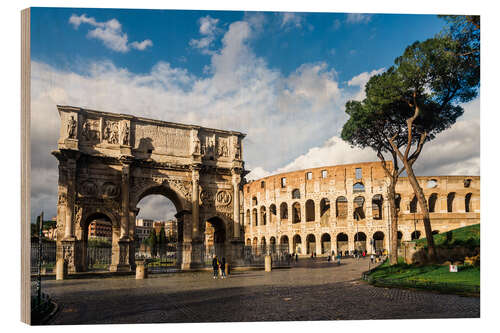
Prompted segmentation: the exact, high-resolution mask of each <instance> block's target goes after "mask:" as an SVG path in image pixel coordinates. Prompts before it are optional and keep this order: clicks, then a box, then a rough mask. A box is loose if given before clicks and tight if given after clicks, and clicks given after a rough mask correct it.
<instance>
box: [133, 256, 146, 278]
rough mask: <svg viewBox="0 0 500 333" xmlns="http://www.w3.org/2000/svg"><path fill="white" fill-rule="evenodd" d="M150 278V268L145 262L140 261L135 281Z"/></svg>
mask: <svg viewBox="0 0 500 333" xmlns="http://www.w3.org/2000/svg"><path fill="white" fill-rule="evenodd" d="M147 277H148V266H147V264H146V262H145V260H138V261H137V266H136V268H135V279H136V280H143V279H145V278H147Z"/></svg>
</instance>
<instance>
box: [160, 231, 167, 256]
mask: <svg viewBox="0 0 500 333" xmlns="http://www.w3.org/2000/svg"><path fill="white" fill-rule="evenodd" d="M158 248H159V250H160V256H164V255H165V252H166V248H167V237H166V234H165V228H164V227H162V228H161V229H160V233H159V235H158Z"/></svg>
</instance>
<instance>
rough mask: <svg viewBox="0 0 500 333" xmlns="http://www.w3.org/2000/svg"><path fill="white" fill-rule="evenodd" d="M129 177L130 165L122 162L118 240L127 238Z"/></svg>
mask: <svg viewBox="0 0 500 333" xmlns="http://www.w3.org/2000/svg"><path fill="white" fill-rule="evenodd" d="M129 179H130V165H129V164H124V165H123V166H122V184H121V192H122V214H121V219H120V240H129V239H130V238H129V222H130V220H129V219H130V210H129Z"/></svg>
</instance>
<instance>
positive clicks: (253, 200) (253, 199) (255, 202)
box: [252, 197, 257, 206]
mask: <svg viewBox="0 0 500 333" xmlns="http://www.w3.org/2000/svg"><path fill="white" fill-rule="evenodd" d="M252 205H253V206H257V197H253V198H252Z"/></svg>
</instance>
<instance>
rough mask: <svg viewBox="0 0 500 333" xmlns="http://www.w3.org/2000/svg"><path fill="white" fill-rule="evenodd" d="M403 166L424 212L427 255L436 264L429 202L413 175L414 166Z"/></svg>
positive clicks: (407, 164)
mask: <svg viewBox="0 0 500 333" xmlns="http://www.w3.org/2000/svg"><path fill="white" fill-rule="evenodd" d="M403 164H404V166H405V168H406V173H407V174H408V180H409V181H410V184H411V187H412V188H413V192H414V193H415V195H416V197H417V201H418V205H419V206H420V210H421V211H422V218H423V222H424V227H425V237H426V238H427V254H428V256H429V260H430V261H431V262H436V247H435V245H434V236H433V235H432V227H431V219H430V215H429V208H428V206H427V200H426V199H425V195H424V191H423V190H422V187H420V185H419V184H418V181H417V178H416V177H415V174H414V173H413V168H412V166H411V165H410V164H409V163H408V161H403Z"/></svg>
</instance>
